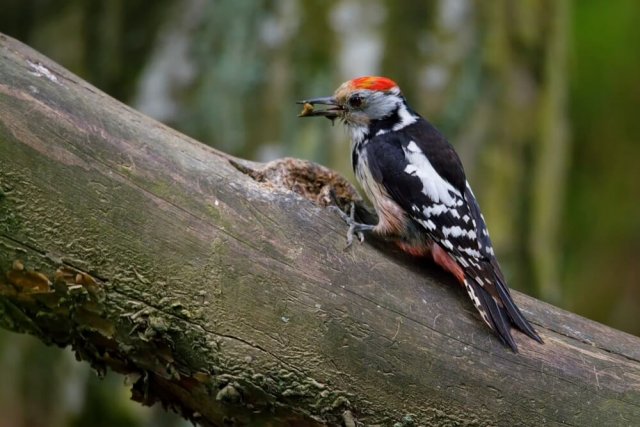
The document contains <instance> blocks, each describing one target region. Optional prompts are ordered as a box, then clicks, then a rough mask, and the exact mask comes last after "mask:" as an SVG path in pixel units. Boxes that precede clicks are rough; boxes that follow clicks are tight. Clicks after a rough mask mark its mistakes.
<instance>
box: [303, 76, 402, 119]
mask: <svg viewBox="0 0 640 427" xmlns="http://www.w3.org/2000/svg"><path fill="white" fill-rule="evenodd" d="M298 103H299V104H304V105H305V107H304V109H303V110H302V113H300V116H301V117H312V116H316V117H327V118H329V119H331V120H335V119H341V120H343V121H344V123H345V124H346V125H347V126H356V127H363V126H368V125H369V124H371V122H372V121H375V120H381V119H384V118H386V117H389V116H390V115H392V114H393V113H394V112H396V111H397V110H398V108H399V107H400V106H402V105H403V104H404V98H403V97H402V94H401V93H400V88H399V87H398V85H397V84H396V83H395V82H394V81H393V80H391V79H388V78H386V77H374V76H366V77H358V78H355V79H353V80H349V81H346V82H344V83H343V84H341V85H340V87H339V88H338V89H337V90H336V91H335V93H334V94H333V96H327V97H322V98H313V99H307V100H303V101H299V102H298ZM316 105H327V106H328V108H325V109H321V110H317V109H315V106H316Z"/></svg>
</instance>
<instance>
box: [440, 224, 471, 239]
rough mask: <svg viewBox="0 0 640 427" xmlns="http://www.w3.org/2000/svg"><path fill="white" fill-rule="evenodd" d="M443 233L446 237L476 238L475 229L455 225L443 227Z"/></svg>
mask: <svg viewBox="0 0 640 427" xmlns="http://www.w3.org/2000/svg"><path fill="white" fill-rule="evenodd" d="M442 234H444V237H449V236H451V237H466V238H467V239H470V240H475V239H476V232H475V231H474V230H465V229H464V228H462V227H460V226H458V225H454V226H453V227H442Z"/></svg>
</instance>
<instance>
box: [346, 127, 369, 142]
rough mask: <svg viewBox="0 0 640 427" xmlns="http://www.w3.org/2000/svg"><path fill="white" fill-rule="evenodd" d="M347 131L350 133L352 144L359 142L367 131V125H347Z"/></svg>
mask: <svg viewBox="0 0 640 427" xmlns="http://www.w3.org/2000/svg"><path fill="white" fill-rule="evenodd" d="M348 129H349V133H350V134H351V143H352V144H353V145H356V144H360V143H361V142H362V141H364V139H365V138H366V136H367V134H368V133H369V128H368V127H367V126H358V125H349V126H348Z"/></svg>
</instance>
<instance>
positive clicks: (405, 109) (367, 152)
mask: <svg viewBox="0 0 640 427" xmlns="http://www.w3.org/2000/svg"><path fill="white" fill-rule="evenodd" d="M299 103H301V104H304V110H303V112H302V113H301V114H300V115H301V116H319V117H326V118H329V119H331V120H332V121H334V120H335V119H338V120H341V121H342V122H343V123H344V124H345V125H346V127H347V129H348V131H349V133H350V137H351V162H352V166H353V170H354V173H355V175H356V178H357V179H358V181H359V182H360V184H361V186H362V188H363V189H364V191H365V192H366V194H367V196H368V197H369V199H370V200H371V201H372V203H373V205H374V207H375V210H376V212H377V214H378V217H379V219H378V223H377V224H376V225H370V224H362V223H357V222H355V221H354V219H353V217H348V216H346V215H345V216H344V217H345V219H346V220H347V221H348V222H349V223H350V232H356V233H363V232H373V233H375V234H376V235H378V236H381V237H383V238H386V239H391V240H393V241H395V242H396V244H397V245H398V246H399V247H400V249H402V250H403V251H405V252H407V253H409V254H411V255H413V256H421V257H423V256H430V257H432V258H433V260H434V261H435V262H436V263H437V264H439V265H440V266H441V267H443V268H444V269H445V270H446V271H448V272H450V273H451V274H453V276H454V277H455V278H456V279H457V280H458V281H459V282H460V284H461V285H462V286H464V288H465V289H466V291H467V293H468V295H469V297H470V298H471V301H472V302H473V305H474V306H475V308H476V309H477V310H478V312H479V313H480V316H481V318H482V320H483V321H484V322H485V323H486V324H487V325H488V326H489V328H491V329H492V330H493V331H494V332H495V333H496V335H497V336H498V337H499V339H500V340H501V341H502V343H503V344H505V345H508V346H509V347H510V348H511V349H512V350H513V351H514V352H517V351H518V347H517V345H516V343H515V341H514V339H513V337H512V335H511V327H512V326H515V327H516V328H517V329H519V330H520V331H522V332H523V333H524V334H526V335H527V336H529V337H530V338H532V339H534V340H536V341H538V342H539V343H542V339H541V338H540V337H539V336H538V334H537V333H536V331H535V330H534V329H533V327H532V326H531V325H530V324H529V322H528V321H527V319H525V317H524V316H523V315H522V313H521V312H520V310H519V309H518V307H517V306H516V304H515V303H514V301H513V299H512V297H511V294H510V292H509V288H508V287H507V283H506V281H505V278H504V275H503V274H502V271H501V270H500V266H499V264H498V261H497V259H496V257H495V254H494V250H493V247H492V244H491V239H490V238H489V232H488V231H487V226H486V224H485V221H484V217H483V216H482V213H481V212H480V207H479V206H478V202H477V200H476V198H475V196H474V195H473V191H471V186H470V185H469V182H467V179H466V176H465V172H464V168H463V166H462V163H461V161H460V158H459V157H458V154H457V153H456V152H455V150H454V149H453V147H452V146H451V145H450V144H449V142H448V141H447V139H446V138H445V137H444V136H443V135H442V134H441V133H440V132H439V131H438V130H437V129H436V128H435V127H434V126H433V125H432V124H431V123H429V122H428V121H427V120H425V119H424V118H423V117H421V116H420V115H419V114H417V113H416V112H415V111H414V110H413V109H411V107H409V105H408V104H407V101H406V99H405V98H404V96H403V95H402V92H401V91H400V88H399V87H398V85H397V84H396V83H395V82H394V81H392V80H391V79H388V78H386V77H375V76H365V77H358V78H355V79H353V80H349V81H347V82H345V83H343V84H342V85H341V86H340V87H339V88H338V89H337V90H336V91H335V93H334V94H333V96H329V97H322V98H314V99H308V100H304V101H300V102H299ZM316 105H325V106H328V107H326V108H324V109H322V110H316V109H315V106H316ZM349 240H350V237H349Z"/></svg>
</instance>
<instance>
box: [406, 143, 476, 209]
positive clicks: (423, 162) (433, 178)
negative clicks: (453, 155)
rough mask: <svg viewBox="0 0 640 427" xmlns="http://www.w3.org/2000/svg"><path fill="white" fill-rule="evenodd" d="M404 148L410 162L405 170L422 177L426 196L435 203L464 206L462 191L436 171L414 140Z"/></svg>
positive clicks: (423, 190)
mask: <svg viewBox="0 0 640 427" xmlns="http://www.w3.org/2000/svg"><path fill="white" fill-rule="evenodd" d="M402 149H403V151H404V155H405V157H406V159H407V163H408V164H407V166H406V167H405V168H404V171H405V172H406V173H408V174H409V175H412V176H416V177H418V178H420V181H421V183H422V192H423V193H424V194H425V195H426V196H428V197H429V198H430V199H431V200H432V201H433V202H435V203H443V204H444V205H446V206H454V204H456V205H457V206H462V204H463V203H464V202H463V201H462V195H461V194H460V192H459V191H458V190H456V189H455V187H454V186H453V185H451V184H450V183H449V182H447V181H446V180H445V179H444V178H442V177H441V176H440V175H439V174H438V172H436V170H435V169H434V168H433V165H432V164H431V162H429V159H427V156H425V155H424V153H423V152H422V151H421V150H420V148H419V147H418V145H417V144H416V143H415V142H414V141H411V142H410V143H409V145H407V148H406V149H405V148H404V147H403V148H402ZM455 196H458V197H455ZM458 203H459V204H458Z"/></svg>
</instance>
